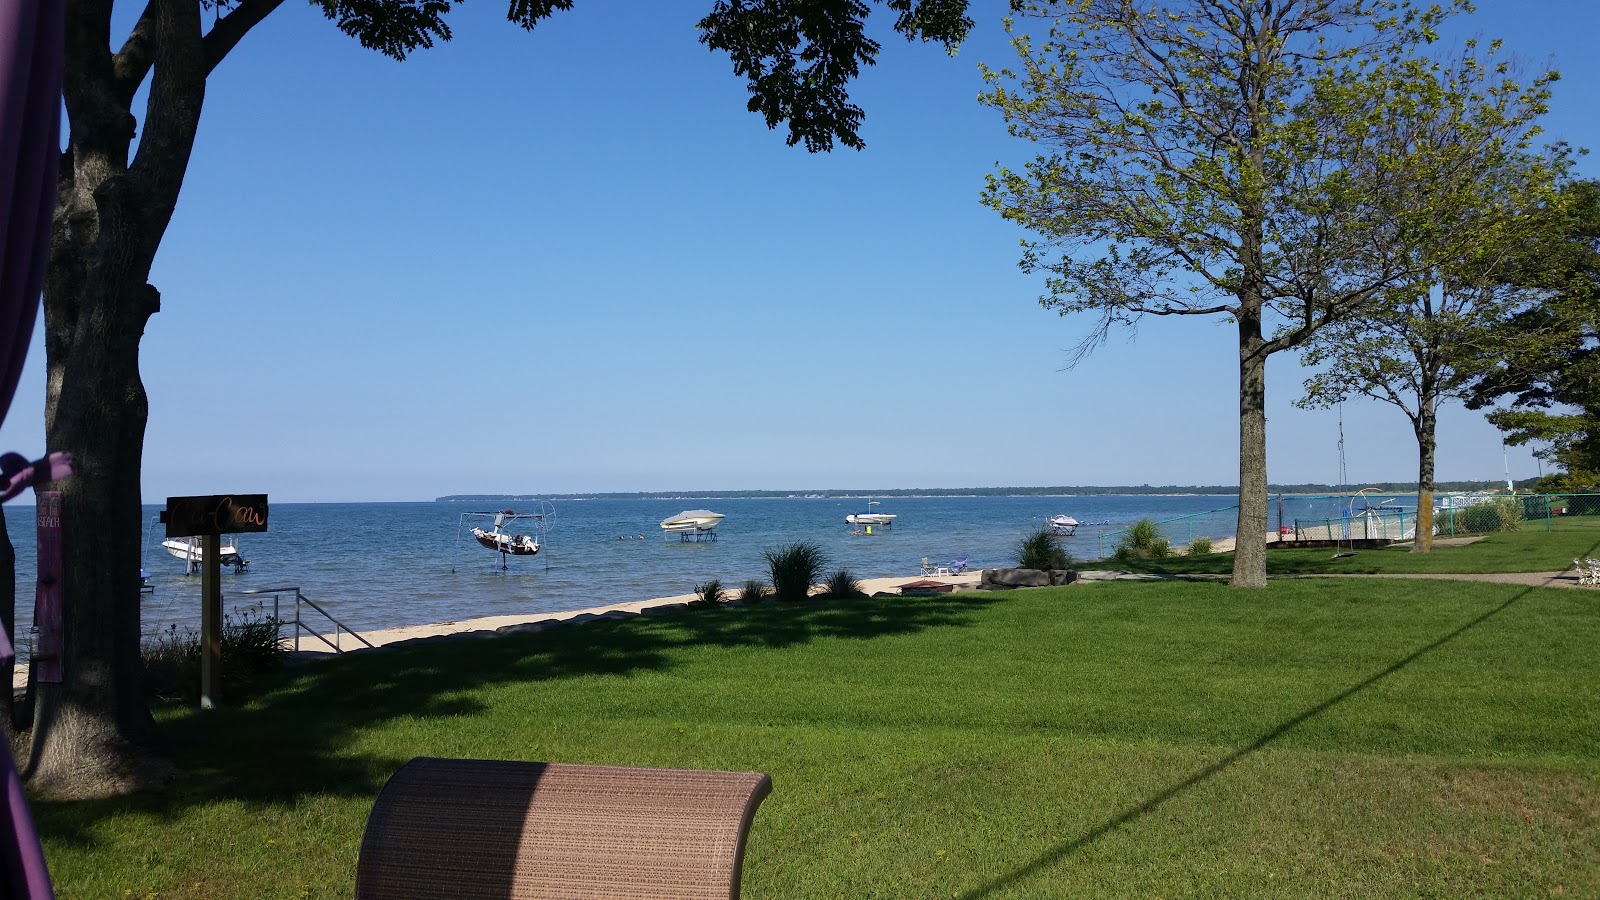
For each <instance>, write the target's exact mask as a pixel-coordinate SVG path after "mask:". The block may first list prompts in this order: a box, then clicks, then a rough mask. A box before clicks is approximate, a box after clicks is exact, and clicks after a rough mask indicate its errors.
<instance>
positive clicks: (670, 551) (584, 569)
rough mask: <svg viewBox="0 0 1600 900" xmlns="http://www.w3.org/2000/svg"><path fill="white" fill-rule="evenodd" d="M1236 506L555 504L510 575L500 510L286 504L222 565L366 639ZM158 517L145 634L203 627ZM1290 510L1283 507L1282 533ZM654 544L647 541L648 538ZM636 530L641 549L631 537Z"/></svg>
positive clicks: (884, 571)
mask: <svg viewBox="0 0 1600 900" xmlns="http://www.w3.org/2000/svg"><path fill="white" fill-rule="evenodd" d="M1232 504H1233V498H1232V497H1219V496H1094V497H914V498H889V499H884V500H883V501H881V504H880V505H878V506H875V507H873V512H884V513H894V514H896V515H897V516H898V518H897V519H896V520H895V525H894V528H892V529H890V530H888V531H883V532H882V533H875V534H873V535H872V536H871V537H864V536H855V535H852V534H851V533H850V532H851V528H850V526H848V525H846V524H845V521H844V518H845V516H846V515H848V514H850V513H853V512H863V511H865V509H866V501H864V500H852V499H837V498H824V499H810V498H799V497H795V498H761V499H725V500H723V499H707V498H676V499H663V500H655V499H651V500H565V501H557V502H555V503H554V508H555V516H554V518H553V520H552V528H551V530H550V532H549V533H548V534H547V535H546V536H545V538H546V541H545V545H544V547H545V548H544V550H543V551H541V552H540V553H539V555H538V556H535V557H532V558H523V559H513V560H512V561H511V566H510V568H509V569H508V570H504V571H502V570H501V569H500V568H499V557H498V555H496V554H494V553H491V552H490V551H488V550H485V549H483V548H480V547H479V546H478V545H477V544H476V543H474V542H473V540H472V538H471V536H470V535H469V534H467V533H466V530H465V529H464V528H462V527H461V518H462V516H461V514H462V513H463V512H465V511H468V510H477V509H485V508H487V507H483V506H478V505H472V504H465V503H441V502H423V503H280V504H273V506H272V510H271V522H270V528H271V530H270V531H268V532H267V533H265V534H246V535H240V536H239V546H240V552H241V553H242V555H243V556H244V557H245V558H246V559H248V560H250V569H249V571H248V572H245V573H243V574H240V575H234V574H231V572H229V570H227V569H224V570H223V576H222V582H223V592H224V600H223V602H224V605H225V608H226V609H229V610H234V609H243V608H245V607H248V606H250V605H251V604H253V603H254V602H255V600H254V598H251V597H248V596H245V595H242V594H240V593H239V592H240V591H244V590H248V589H252V588H278V587H299V588H300V590H301V591H302V592H303V593H304V594H305V595H306V596H308V597H310V598H312V599H313V600H316V601H317V602H318V603H320V604H322V605H323V606H324V607H326V608H327V609H328V610H329V612H331V613H333V615H335V616H337V617H338V618H339V619H341V620H342V621H344V622H345V624H347V625H349V626H350V627H352V628H354V629H356V630H358V631H359V630H364V629H375V628H386V627H390V626H395V625H414V624H423V623H428V622H439V621H446V620H459V619H466V618H472V617H475V616H495V615H514V614H516V615H521V614H534V613H540V612H554V611H561V610H570V609H582V608H586V607H591V606H599V605H602V604H607V603H622V602H628V601H634V600H646V599H649V598H652V597H663V596H670V595H673V594H684V593H688V592H690V591H692V590H693V589H694V587H695V585H697V584H700V583H702V582H704V581H706V580H708V579H711V578H718V579H721V581H722V583H723V584H724V586H731V587H738V586H739V585H742V584H743V583H744V582H745V580H746V579H750V578H764V577H765V563H764V562H763V560H762V556H761V554H762V552H763V551H765V550H768V549H774V548H779V547H782V546H784V545H786V544H789V543H792V542H794V541H812V542H815V543H817V544H819V545H820V546H821V547H822V548H823V549H824V550H825V551H826V552H827V553H828V555H829V557H830V559H831V561H832V564H833V567H834V568H837V567H843V568H847V569H849V570H850V571H851V572H852V573H853V574H854V575H856V576H857V577H858V578H876V577H883V576H914V575H916V574H917V572H918V565H919V563H920V562H921V560H922V558H923V557H929V558H930V560H932V561H933V562H936V563H941V564H942V563H946V562H949V561H950V560H951V559H952V558H954V557H956V556H965V557H967V558H968V560H969V565H971V566H972V567H974V568H978V567H985V566H1006V565H1015V563H1016V549H1015V548H1016V545H1017V543H1018V542H1019V541H1020V540H1021V538H1022V537H1023V536H1024V535H1026V534H1027V533H1029V532H1031V531H1033V530H1036V529H1037V528H1039V527H1040V526H1041V525H1042V524H1043V523H1044V521H1045V520H1046V519H1048V518H1049V517H1050V516H1052V515H1056V514H1058V513H1065V514H1067V515H1070V516H1073V517H1074V518H1076V519H1078V520H1079V521H1080V522H1085V523H1106V524H1103V525H1100V524H1097V525H1085V526H1083V527H1080V528H1079V529H1078V532H1077V534H1076V535H1074V536H1073V537H1071V538H1068V539H1067V540H1066V547H1067V550H1068V552H1070V553H1071V554H1072V555H1073V556H1074V557H1075V558H1080V559H1082V558H1094V557H1096V556H1098V555H1099V554H1100V542H1099V540H1098V538H1099V536H1100V535H1101V534H1102V533H1104V532H1108V531H1111V530H1113V529H1117V528H1122V527H1125V526H1127V525H1129V524H1131V523H1132V522H1134V521H1136V520H1138V519H1139V518H1142V517H1146V516H1148V517H1151V518H1154V519H1158V520H1162V519H1170V518H1174V517H1178V516H1193V518H1191V519H1188V520H1185V521H1184V522H1182V523H1177V524H1175V525H1174V526H1171V527H1170V533H1171V536H1172V537H1173V539H1174V540H1175V542H1177V543H1186V542H1187V540H1188V537H1189V536H1190V535H1191V533H1192V535H1195V536H1198V535H1206V536H1209V537H1213V538H1218V537H1226V536H1229V535H1232V534H1233V532H1234V526H1235V516H1236V513H1235V512H1234V510H1233V508H1232ZM513 505H515V504H513ZM1335 505H1336V504H1335V502H1334V501H1330V500H1327V499H1318V500H1313V499H1309V498H1295V497H1290V498H1285V515H1286V516H1288V517H1289V518H1290V519H1292V518H1293V517H1294V516H1295V515H1302V516H1309V515H1327V514H1330V513H1329V510H1331V509H1332V508H1334V506H1335ZM701 508H705V509H711V510H714V511H716V512H720V513H723V514H725V515H726V516H727V518H726V519H725V520H724V521H723V523H722V525H721V526H720V527H719V528H718V529H717V535H718V537H719V540H718V541H716V542H714V543H699V544H694V543H680V542H679V541H678V540H677V538H676V537H673V538H671V539H670V540H663V536H662V532H661V529H660V527H659V523H660V521H661V520H662V519H665V518H667V517H668V516H670V515H673V514H675V513H678V512H680V511H682V510H685V509H701ZM1219 508H1220V509H1221V511H1218V512H1213V513H1211V514H1209V515H1206V514H1205V513H1206V512H1207V511H1210V510H1219ZM159 511H160V507H157V506H146V507H145V521H146V523H147V524H146V528H145V532H146V533H145V542H144V546H145V552H144V565H145V568H146V569H147V570H149V572H150V573H151V579H150V580H151V582H152V583H153V584H154V585H155V592H154V593H153V594H146V595H145V596H144V600H143V603H142V605H141V612H142V620H143V625H144V629H145V631H146V633H155V632H158V631H164V630H165V629H166V628H167V627H168V626H169V625H171V624H177V625H178V626H179V627H180V628H198V627H199V617H200V613H199V597H200V578H199V577H198V576H186V575H184V573H183V562H182V561H180V560H177V559H174V558H172V557H171V556H169V555H167V553H166V551H165V550H163V549H162V548H161V546H160V541H161V534H162V526H160V525H159V524H156V523H155V519H156V516H157V514H158V513H159ZM68 514H69V515H70V512H69V513H68ZM1276 515H1277V505H1276V501H1274V505H1273V507H1272V516H1273V517H1274V518H1273V519H1272V522H1273V524H1274V525H1275V524H1276V518H1275V517H1276ZM475 521H479V522H481V521H482V520H481V519H479V520H475ZM519 524H521V523H519ZM6 525H7V529H8V531H9V532H10V534H11V540H12V543H13V544H14V545H15V546H16V548H17V572H18V578H17V607H18V609H17V614H18V615H17V618H18V624H17V636H18V642H17V643H18V644H19V645H20V646H22V647H25V646H26V644H27V635H28V630H29V627H30V626H31V624H32V616H31V613H32V609H33V603H32V598H33V595H34V577H35V576H34V557H35V552H34V547H35V538H34V534H33V531H34V524H33V509H32V508H31V507H26V506H15V505H8V507H7V509H6ZM874 531H875V532H877V531H878V529H874ZM640 534H642V535H644V538H643V539H642V540H640V539H638V538H636V537H635V536H636V535H640ZM622 535H627V536H629V539H628V540H619V539H618V538H619V536H622ZM1109 549H1110V544H1109V543H1108V544H1107V547H1106V550H1107V551H1108V552H1109Z"/></svg>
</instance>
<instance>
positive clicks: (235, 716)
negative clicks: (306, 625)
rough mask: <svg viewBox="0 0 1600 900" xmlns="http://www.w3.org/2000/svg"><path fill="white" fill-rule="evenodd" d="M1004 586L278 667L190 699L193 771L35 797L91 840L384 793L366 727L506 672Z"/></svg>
mask: <svg viewBox="0 0 1600 900" xmlns="http://www.w3.org/2000/svg"><path fill="white" fill-rule="evenodd" d="M997 599H998V597H996V596H994V595H989V594H981V593H961V594H954V595H952V594H945V595H935V596H932V597H919V598H916V599H914V600H913V599H905V600H900V599H891V600H868V599H861V600H845V601H834V600H823V601H808V602H804V603H781V602H768V603H763V604H761V605H759V606H755V607H745V608H742V609H741V608H725V609H716V610H695V609H691V610H688V611H685V612H683V613H681V614H676V615H670V616H660V617H654V616H651V617H645V616H638V617H634V618H631V619H623V620H612V621H596V622H589V623H586V624H582V625H578V626H573V627H568V628H560V629H556V630H552V631H547V632H541V633H538V634H531V635H510V636H496V637H493V638H481V639H478V638H467V639H463V640H461V641H453V642H450V643H446V644H437V645H423V646H414V647H395V648H390V649H380V650H377V651H362V652H359V653H352V654H349V655H347V656H344V657H341V658H337V659H331V660H327V661H322V662H316V663H312V664H308V665H304V666H297V667H294V668H291V669H288V670H285V671H284V672H282V673H280V674H279V675H278V676H277V677H276V678H275V679H274V682H273V684H272V685H271V686H270V688H269V690H268V692H267V693H265V694H264V695H262V696H260V697H257V698H256V699H255V700H253V701H251V702H249V703H248V704H246V705H243V706H241V707H225V708H223V709H219V710H213V711H211V712H205V713H202V712H198V711H190V712H187V713H184V714H180V715H178V716H176V717H175V718H173V719H172V720H171V721H168V722H166V723H165V724H164V725H163V727H162V732H163V735H164V737H165V739H166V740H167V742H168V744H169V750H170V751H171V755H172V756H173V757H174V759H175V761H176V762H177V764H178V766H179V768H180V770H182V771H183V772H184V773H185V775H184V777H183V778H181V779H180V780H179V781H178V782H177V783H175V784H173V785H171V786H169V787H168V788H167V789H166V790H163V791H162V792H160V793H148V794H141V795H135V796H129V797H122V798H116V799H111V800H98V801H95V800H91V801H75V802H65V803H63V802H51V801H44V800H38V801H35V802H34V804H33V808H34V811H35V814H36V816H37V817H38V819H39V823H40V826H41V830H42V831H44V832H45V833H46V834H47V835H49V836H50V837H52V838H54V839H57V840H63V841H68V842H74V843H80V844H90V843H93V842H94V840H95V838H94V831H95V827H96V825H97V823H99V822H100V821H101V820H103V819H106V818H108V817H113V816H124V815H127V814H129V813H135V814H142V815H147V816H151V817H153V818H157V819H168V818H171V817H173V816H175V815H176V814H178V813H180V812H182V811H183V810H185V809H187V808H189V807H191V806H195V805H201V804H209V803H215V802H217V801H220V800H239V801H244V802H246V803H253V804H262V805H266V804H283V803H293V802H294V801H295V800H297V799H298V798H301V797H305V796H309V795H317V794H332V795H336V796H348V797H364V798H369V799H371V798H375V797H376V796H377V793H378V791H379V790H380V789H381V788H382V787H383V784H384V783H385V781H387V779H388V778H389V776H390V775H391V774H393V773H394V772H395V770H397V769H399V768H400V766H402V765H403V764H405V763H406V762H407V761H409V760H410V759H411V755H410V754H407V755H405V756H392V757H391V756H380V755H360V754H355V753H352V752H351V751H350V750H349V747H350V745H351V744H352V743H354V742H355V741H357V740H359V737H360V735H361V733H362V732H364V731H365V730H367V729H369V728H371V727H373V726H375V725H378V724H380V723H383V722H386V721H389V720H393V719H398V718H403V717H411V718H419V719H421V718H440V717H453V716H471V715H475V714H477V713H480V712H482V711H483V709H484V705H483V704H482V703H481V702H479V700H478V699H476V697H475V696H474V692H476V691H480V690H482V689H484V688H487V687H492V686H494V685H497V684H508V683H516V682H528V681H547V680H553V679H562V678H575V677H583V676H591V675H617V674H624V673H628V672H635V671H642V670H664V669H667V668H669V667H671V666H672V665H673V661H672V657H673V651H674V650H676V649H678V648H682V647H688V646H695V645H709V646H719V647H786V646H792V645H797V644H803V643H806V642H809V641H812V640H815V639H818V638H846V639H860V640H870V639H874V638H881V637H887V636H892V635H901V634H910V633H914V632H917V631H921V630H924V629H927V628H933V627H939V626H950V625H963V624H967V623H968V622H970V621H971V613H972V612H973V611H975V610H978V609H981V608H983V607H986V606H988V605H990V604H992V603H994V602H995V601H996V600H997Z"/></svg>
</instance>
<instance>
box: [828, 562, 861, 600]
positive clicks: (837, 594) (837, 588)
mask: <svg viewBox="0 0 1600 900" xmlns="http://www.w3.org/2000/svg"><path fill="white" fill-rule="evenodd" d="M866 595H867V592H866V591H863V590H862V589H861V582H860V581H857V580H856V577H855V576H854V575H851V574H850V570H848V569H840V570H839V571H837V572H835V573H833V574H832V575H831V576H829V577H828V583H827V584H826V585H825V586H824V590H823V596H825V597H832V598H834V599H836V600H848V599H850V598H851V597H865V596H866Z"/></svg>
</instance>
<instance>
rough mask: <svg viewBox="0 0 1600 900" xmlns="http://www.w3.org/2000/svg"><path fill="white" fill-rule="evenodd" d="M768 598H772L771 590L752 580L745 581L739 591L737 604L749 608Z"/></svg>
mask: <svg viewBox="0 0 1600 900" xmlns="http://www.w3.org/2000/svg"><path fill="white" fill-rule="evenodd" d="M770 596H772V588H769V587H767V586H766V585H765V584H763V583H762V582H759V581H757V580H755V579H754V578H752V579H750V580H749V581H746V582H745V583H744V587H743V588H742V589H741V590H740V591H739V602H740V603H743V604H744V605H745V606H750V605H752V604H756V603H760V602H761V601H763V600H765V599H767V598H768V597H770Z"/></svg>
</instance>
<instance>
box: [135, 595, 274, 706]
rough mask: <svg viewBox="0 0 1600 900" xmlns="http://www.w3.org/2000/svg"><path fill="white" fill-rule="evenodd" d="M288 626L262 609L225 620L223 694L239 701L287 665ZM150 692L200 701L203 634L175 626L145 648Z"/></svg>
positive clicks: (252, 610) (223, 622)
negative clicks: (284, 630) (259, 680)
mask: <svg viewBox="0 0 1600 900" xmlns="http://www.w3.org/2000/svg"><path fill="white" fill-rule="evenodd" d="M283 624H284V623H283V622H282V621H281V620H278V619H274V618H273V617H272V616H269V615H267V614H266V613H265V612H264V611H263V610H262V609H261V608H260V607H259V606H257V607H251V608H249V609H246V610H243V611H240V610H234V613H233V614H228V613H224V614H223V616H222V693H223V696H224V697H225V698H234V697H238V696H241V695H243V694H244V693H247V692H248V689H249V686H250V684H251V683H252V682H254V681H255V679H256V678H257V677H259V676H261V675H263V674H265V673H267V672H270V671H272V670H274V669H276V668H278V667H279V666H281V665H283V660H284V657H285V656H286V655H287V653H288V649H287V648H286V647H284V645H283V642H282V640H281V638H282V632H281V629H282V628H283ZM139 652H140V655H141V656H142V657H143V658H144V685H145V692H146V693H147V694H149V695H151V696H153V697H157V698H160V699H166V700H190V701H198V700H199V699H200V633H199V632H198V631H195V630H193V629H187V630H184V631H179V630H178V626H177V625H172V626H169V627H168V628H167V630H166V631H165V632H163V633H161V634H158V635H156V636H155V637H154V638H152V639H150V640H149V641H147V642H145V644H144V645H143V646H142V647H140V650H139Z"/></svg>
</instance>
